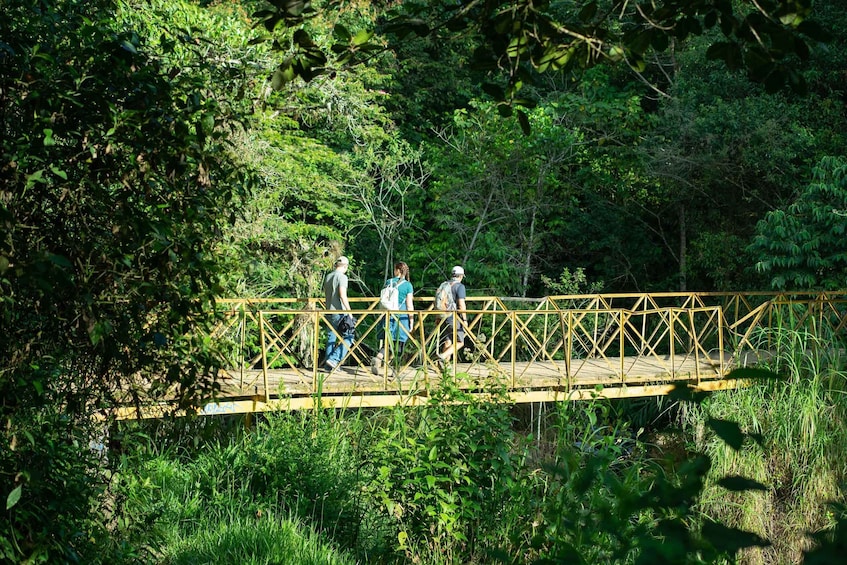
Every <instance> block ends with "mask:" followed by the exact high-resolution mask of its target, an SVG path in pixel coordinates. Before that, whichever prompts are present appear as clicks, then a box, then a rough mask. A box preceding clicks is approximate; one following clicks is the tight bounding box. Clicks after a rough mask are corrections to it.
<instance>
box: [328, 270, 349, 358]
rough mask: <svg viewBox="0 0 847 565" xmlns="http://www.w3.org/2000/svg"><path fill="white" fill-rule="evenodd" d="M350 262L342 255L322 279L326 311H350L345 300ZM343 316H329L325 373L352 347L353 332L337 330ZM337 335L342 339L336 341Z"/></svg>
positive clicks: (347, 301)
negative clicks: (329, 326) (330, 326)
mask: <svg viewBox="0 0 847 565" xmlns="http://www.w3.org/2000/svg"><path fill="white" fill-rule="evenodd" d="M349 267H350V260H349V259H347V257H345V256H344V255H342V256H341V257H339V258H338V259H336V260H335V269H334V270H333V271H332V272H331V273H329V274H328V275H327V276H326V278H325V279H324V285H323V288H324V297H325V299H326V308H327V309H328V310H352V308H350V301H349V300H348V299H347V285H348V279H347V269H348V268H349ZM343 317H344V315H343V314H330V315H329V316H328V321H329V323H330V324H331V325H332V328H331V329H328V330H327V337H326V355H325V356H324V364H323V369H324V370H325V371H327V372H331V371H333V370H335V368H336V367H338V365H340V364H341V363H342V361H344V358H345V357H346V356H347V351H348V350H349V349H350V347H351V346H352V345H353V330H352V329H350V330H346V331H342V330H340V329H339V325H340V322H341V319H342V318H343ZM336 334H337V335H336ZM338 335H340V336H341V337H342V339H341V340H339V339H338Z"/></svg>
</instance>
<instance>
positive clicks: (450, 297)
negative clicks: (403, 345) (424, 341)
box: [435, 265, 468, 371]
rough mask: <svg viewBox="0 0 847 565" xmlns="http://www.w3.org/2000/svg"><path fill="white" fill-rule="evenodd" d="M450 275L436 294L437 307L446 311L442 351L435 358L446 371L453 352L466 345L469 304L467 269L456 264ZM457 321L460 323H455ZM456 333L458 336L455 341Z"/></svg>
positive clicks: (442, 334)
mask: <svg viewBox="0 0 847 565" xmlns="http://www.w3.org/2000/svg"><path fill="white" fill-rule="evenodd" d="M450 277H451V278H450V280H449V281H444V282H443V283H441V286H439V287H438V291H437V292H436V294H435V307H436V309H437V310H442V311H444V312H445V314H443V318H442V323H441V336H440V339H439V343H440V345H441V351H440V353H439V354H438V357H437V359H436V360H435V362H436V364H437V365H438V368H439V370H441V371H444V368H445V367H446V366H447V365H448V364H449V363H450V360H451V359H452V358H453V354H454V353H457V352H458V351H459V350H460V349H461V348H462V346H464V344H465V326H467V324H468V313H467V306H466V304H465V298H466V289H465V285H464V284H463V283H462V281H463V280H464V278H465V269H463V268H462V267H461V266H459V265H456V266H455V267H453V269H452V270H451V271H450ZM455 322H459V323H458V324H455ZM454 324H455V327H454ZM454 334H455V337H456V341H455V343H454V342H453V336H454Z"/></svg>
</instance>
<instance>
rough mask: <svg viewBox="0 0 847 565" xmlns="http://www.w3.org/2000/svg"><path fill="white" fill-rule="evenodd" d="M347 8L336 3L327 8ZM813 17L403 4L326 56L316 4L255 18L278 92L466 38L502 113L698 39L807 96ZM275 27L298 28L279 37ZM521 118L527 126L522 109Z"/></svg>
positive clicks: (787, 4) (796, 7)
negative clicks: (384, 57)
mask: <svg viewBox="0 0 847 565" xmlns="http://www.w3.org/2000/svg"><path fill="white" fill-rule="evenodd" d="M345 4H346V3H344V2H341V1H335V2H330V3H329V5H328V6H327V7H326V8H324V9H325V10H330V9H333V8H338V7H342V6H344V5H345ZM811 13H812V2H811V0H769V1H758V2H757V1H752V2H750V1H745V2H731V1H730V0H698V1H696V2H690V1H688V0H664V1H661V2H642V1H637V2H632V1H629V0H615V1H612V2H599V1H597V0H591V1H583V2H577V3H573V4H571V3H569V4H568V5H567V6H562V5H560V4H557V3H551V2H535V1H533V0H514V1H509V2H506V1H498V2H481V1H473V2H466V3H465V2H462V3H456V2H447V1H444V0H441V1H436V2H415V1H406V2H402V3H400V4H399V5H397V6H396V7H392V8H391V9H390V10H388V11H386V12H385V13H384V14H383V15H381V16H379V17H378V18H377V21H376V22H374V25H373V28H372V29H367V28H365V29H362V30H360V31H358V32H355V33H354V32H351V31H349V30H348V29H347V27H345V26H344V25H342V24H337V25H336V26H335V28H334V30H333V32H332V37H333V41H334V43H333V44H332V46H331V48H330V49H329V50H328V52H327V51H326V50H324V49H322V48H321V47H320V46H319V44H318V42H316V41H315V40H314V39H313V37H312V34H311V33H310V32H309V31H307V29H306V28H305V26H304V24H305V23H306V22H307V21H308V20H309V19H311V18H312V17H314V16H315V15H316V14H317V11H316V9H315V8H313V7H312V3H311V2H309V1H305V0H298V1H290V2H270V3H269V5H268V6H267V7H266V8H265V9H262V10H260V11H258V12H257V13H256V14H255V16H256V17H257V19H258V20H259V25H261V26H263V27H264V28H265V29H266V30H267V31H268V32H269V33H270V34H271V35H272V36H273V38H274V44H275V46H276V47H277V48H278V49H279V50H280V51H282V52H284V53H285V58H284V60H283V62H282V63H280V64H279V65H278V67H277V68H276V70H275V71H274V73H273V78H272V85H273V87H274V88H278V89H279V88H282V87H283V86H284V85H285V84H287V83H289V82H291V81H292V80H294V79H295V78H301V79H303V80H306V81H309V80H311V79H313V78H314V77H316V76H319V75H321V74H330V73H332V72H333V70H335V69H337V68H338V67H339V66H340V65H352V64H358V63H361V62H364V61H367V60H369V59H370V58H371V57H373V56H374V55H375V54H376V53H379V52H381V51H383V50H387V49H392V48H393V47H395V46H397V45H400V44H402V43H403V42H408V41H411V40H412V38H413V37H414V36H418V37H423V36H428V35H436V36H458V35H466V36H468V37H471V38H473V40H472V43H473V44H475V45H476V48H475V49H473V54H472V57H471V64H472V66H473V67H474V68H476V69H481V70H485V71H491V72H492V74H493V80H492V81H491V82H489V83H488V84H486V85H484V88H485V90H486V92H487V93H488V94H489V95H491V96H492V97H493V98H494V99H495V100H497V101H500V102H501V105H500V110H501V113H502V114H503V115H504V116H509V115H512V111H513V110H512V109H513V107H515V106H517V107H521V106H523V107H533V106H534V104H535V103H534V101H533V100H532V98H531V96H530V95H525V94H521V90H522V88H523V87H524V86H525V85H528V84H532V83H533V81H534V76H535V75H536V74H538V73H545V72H548V71H559V70H569V69H574V68H583V69H584V68H587V67H590V66H593V65H595V64H597V63H600V62H613V63H614V62H624V63H626V64H627V65H629V67H630V68H632V69H633V70H634V71H636V72H641V71H643V70H645V68H646V65H647V64H646V58H647V56H648V54H649V53H650V52H663V51H667V50H669V49H672V48H673V46H674V44H675V43H676V42H682V41H685V40H686V39H688V38H691V37H695V36H706V37H709V38H710V41H711V44H710V47H709V49H708V51H707V53H706V56H707V58H709V59H715V60H721V61H723V62H724V63H725V64H726V65H727V67H729V68H730V69H733V70H744V71H746V72H747V74H748V76H749V77H750V79H751V80H753V81H756V82H761V83H763V84H764V85H765V88H766V89H767V90H768V91H769V92H776V91H777V90H780V89H781V88H783V87H784V86H786V85H788V86H789V87H790V88H792V89H793V90H795V91H797V92H804V91H805V89H806V83H805V80H804V78H803V76H802V75H801V74H800V73H799V72H798V71H797V70H796V68H795V66H796V65H795V62H796V61H797V59H800V60H806V59H807V58H808V57H809V54H810V52H811V50H812V48H813V47H814V45H815V44H817V43H819V42H826V41H829V39H830V35H829V33H828V32H827V31H826V30H824V28H823V27H822V26H821V25H819V24H818V23H816V22H815V21H813V20H811V19H810V18H809V16H810V15H811ZM278 26H280V27H282V28H285V29H286V30H295V31H293V33H288V34H285V36H286V38H285V39H281V37H280V36H279V35H277V34H276V31H277V28H278ZM503 79H505V81H504V80H503ZM518 117H519V119H520V122H521V124H522V126H523V127H524V129H525V130H528V128H529V123H528V120H527V118H526V116H525V115H524V114H523V112H519V114H518Z"/></svg>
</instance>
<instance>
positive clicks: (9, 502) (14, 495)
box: [6, 485, 23, 510]
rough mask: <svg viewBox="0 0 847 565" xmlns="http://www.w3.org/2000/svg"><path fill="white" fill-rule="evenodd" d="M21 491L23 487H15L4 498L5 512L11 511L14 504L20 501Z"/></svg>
mask: <svg viewBox="0 0 847 565" xmlns="http://www.w3.org/2000/svg"><path fill="white" fill-rule="evenodd" d="M22 489H23V485H18V486H17V487H15V488H14V490H12V492H10V493H9V496H7V497H6V510H11V509H12V507H13V506H15V504H17V503H18V501H19V500H20V499H21V492H22Z"/></svg>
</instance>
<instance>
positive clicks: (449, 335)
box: [439, 318, 465, 344]
mask: <svg viewBox="0 0 847 565" xmlns="http://www.w3.org/2000/svg"><path fill="white" fill-rule="evenodd" d="M452 341H453V321H452V320H450V319H449V318H448V319H446V320H444V321H443V322H441V335H440V337H439V343H441V344H444V343H447V342H451V343H452ZM464 342H465V327H464V326H462V325H459V327H458V328H456V343H464Z"/></svg>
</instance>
